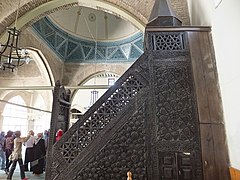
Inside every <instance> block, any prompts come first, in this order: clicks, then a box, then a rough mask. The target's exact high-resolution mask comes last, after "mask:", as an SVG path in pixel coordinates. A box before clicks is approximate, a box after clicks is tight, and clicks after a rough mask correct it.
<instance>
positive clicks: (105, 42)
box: [33, 6, 143, 63]
mask: <svg viewBox="0 0 240 180" xmlns="http://www.w3.org/2000/svg"><path fill="white" fill-rule="evenodd" d="M33 28H34V30H35V32H36V33H37V34H38V35H39V36H40V37H41V39H43V40H44V41H45V42H46V43H47V44H48V46H49V47H50V48H51V49H52V50H54V52H55V53H56V54H57V55H58V56H59V57H60V59H61V60H62V61H63V62H66V63H68V62H74V63H102V62H106V63H107V62H108V63H109V62H128V61H134V60H136V59H137V58H138V57H139V56H140V55H141V54H142V53H143V34H142V32H141V31H140V30H138V29H137V28H136V27H135V26H134V25H133V24H131V23H130V22H128V21H125V20H123V19H121V18H119V17H118V16H116V15H112V14H109V13H107V12H105V11H99V10H96V9H92V8H87V7H81V6H80V7H72V8H69V9H67V10H61V11H57V12H54V13H52V14H51V15H49V16H47V17H44V18H42V19H40V20H39V21H37V22H36V23H34V24H33Z"/></svg>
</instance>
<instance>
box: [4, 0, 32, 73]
mask: <svg viewBox="0 0 240 180" xmlns="http://www.w3.org/2000/svg"><path fill="white" fill-rule="evenodd" d="M19 5H20V0H19V3H18V7H17V14H16V20H15V25H14V27H12V28H7V32H8V39H7V42H6V44H0V69H3V70H5V69H6V68H7V69H11V70H12V72H13V71H14V69H16V68H17V67H18V66H22V65H23V64H25V63H26V64H28V63H29V62H30V56H29V52H28V51H27V50H26V49H24V48H20V47H19V35H20V30H17V28H16V24H17V18H18V12H19Z"/></svg>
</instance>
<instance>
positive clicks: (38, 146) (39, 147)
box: [32, 133, 46, 176]
mask: <svg viewBox="0 0 240 180" xmlns="http://www.w3.org/2000/svg"><path fill="white" fill-rule="evenodd" d="M33 149H34V161H33V162H35V161H37V163H36V165H33V167H32V169H33V174H34V175H36V176H38V175H40V174H42V173H43V169H44V158H45V155H46V148H45V140H44V139H43V133H38V134H37V139H36V141H35V145H34V148H33Z"/></svg>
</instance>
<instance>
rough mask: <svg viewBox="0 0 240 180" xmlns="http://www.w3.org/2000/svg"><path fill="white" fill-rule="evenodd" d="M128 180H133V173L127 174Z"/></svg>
mask: <svg viewBox="0 0 240 180" xmlns="http://www.w3.org/2000/svg"><path fill="white" fill-rule="evenodd" d="M127 180H132V173H131V171H128V172H127Z"/></svg>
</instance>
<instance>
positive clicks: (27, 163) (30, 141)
mask: <svg viewBox="0 0 240 180" xmlns="http://www.w3.org/2000/svg"><path fill="white" fill-rule="evenodd" d="M48 137H49V131H47V130H45V131H44V133H38V134H37V136H34V132H33V131H32V130H30V131H29V133H28V135H27V137H21V132H20V131H15V132H13V131H8V132H7V134H6V135H5V132H4V131H2V132H1V133H0V168H1V170H4V171H5V172H6V174H7V179H12V175H13V173H14V170H15V169H16V165H17V163H18V164H19V167H20V175H21V179H22V180H26V179H27V178H26V177H25V171H32V173H33V174H34V175H35V176H39V175H40V174H42V173H43V172H44V168H45V155H46V148H47V141H48ZM23 145H24V146H25V147H26V151H25V156H24V163H23V158H22V146H23Z"/></svg>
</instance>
